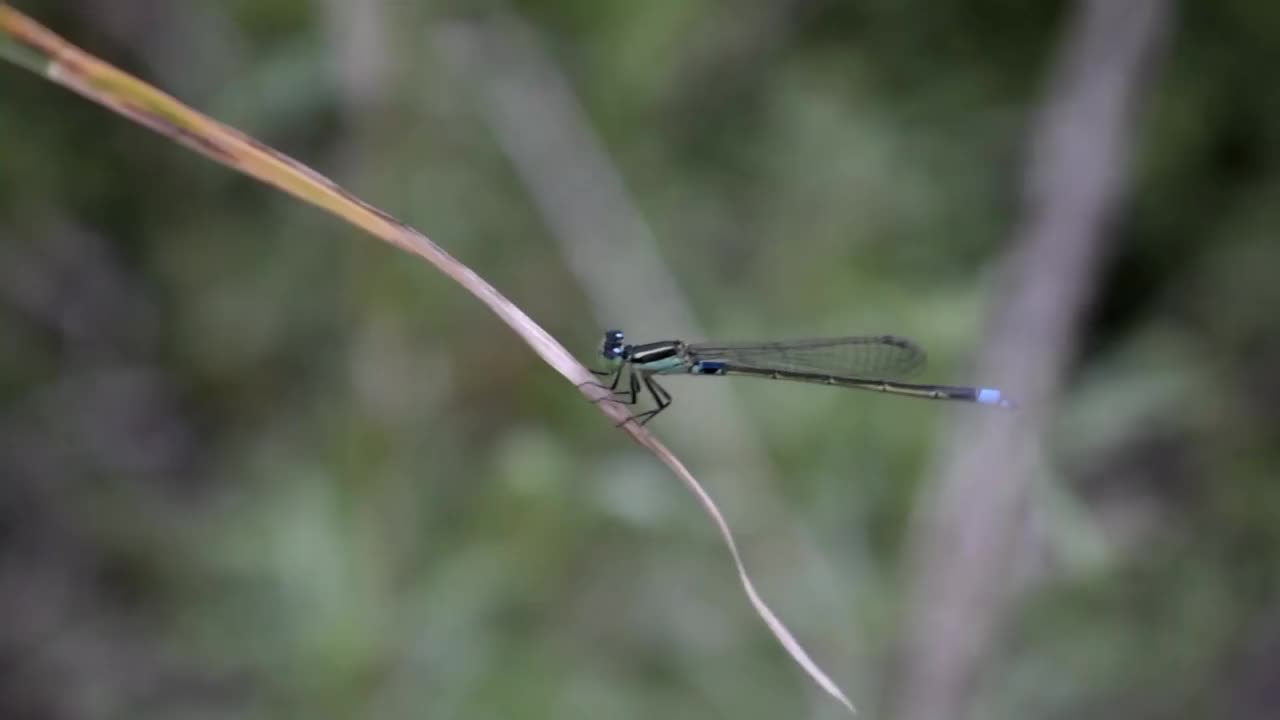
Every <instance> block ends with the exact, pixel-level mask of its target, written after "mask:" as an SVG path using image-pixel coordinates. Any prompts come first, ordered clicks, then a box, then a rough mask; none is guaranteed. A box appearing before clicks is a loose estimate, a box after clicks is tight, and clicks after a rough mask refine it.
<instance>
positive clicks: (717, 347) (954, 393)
mask: <svg viewBox="0 0 1280 720" xmlns="http://www.w3.org/2000/svg"><path fill="white" fill-rule="evenodd" d="M600 354H601V355H603V356H604V358H605V360H607V361H608V362H609V366H610V367H609V369H608V370H596V371H593V372H595V374H597V375H600V376H603V377H606V378H609V379H608V381H607V382H608V385H606V387H608V388H609V389H610V390H612V391H614V394H615V395H616V396H618V397H620V398H623V399H620V400H619V402H623V403H626V404H628V405H634V404H635V403H636V402H637V400H639V398H640V393H641V389H642V388H643V389H644V390H648V392H649V394H650V395H651V396H653V400H654V403H656V404H657V408H655V409H653V410H649V411H647V412H643V413H640V414H639V415H636V416H635V419H636V420H638V421H639V422H640V424H642V425H643V424H644V423H646V422H648V421H650V420H652V419H653V418H654V417H655V416H657V414H658V413H660V412H662V411H663V410H666V409H667V408H668V407H671V394H670V393H668V392H667V390H666V388H664V387H662V386H661V385H659V384H658V382H657V380H655V376H658V375H747V376H750V377H758V378H769V379H773V380H795V381H799V382H809V383H818V384H821V385H836V386H839V387H847V388H857V389H859V390H874V391H876V392H883V393H893V394H895V395H908V396H911V397H918V398H925V399H929V400H957V401H960V402H972V403H978V404H980V405H991V406H994V407H1001V408H1010V409H1011V408H1013V407H1014V404H1013V402H1012V401H1010V400H1009V399H1008V398H1006V397H1005V396H1004V393H1002V392H1000V391H999V390H996V389H995V388H980V387H962V386H954V385H918V384H915V383H906V382H901V381H900V378H903V377H907V376H909V375H911V374H912V373H914V372H916V371H918V370H920V369H921V368H923V367H924V359H925V355H924V351H923V350H921V349H920V347H919V346H917V345H916V344H915V343H913V342H911V341H910V340H907V339H906V338H901V337H897V336H896V335H864V336H855V337H841V338H817V339H813V340H790V341H782V342H758V343H724V344H717V343H685V342H681V341H679V340H661V341H658V342H650V343H643V344H640V345H629V344H627V343H626V341H625V340H624V339H623V334H622V331H621V330H609V331H608V332H606V333H605V334H604V344H603V345H602V347H601V349H600ZM624 375H626V377H627V386H626V389H624V390H621V391H619V390H618V385H619V384H620V383H621V382H622V378H623V376H624Z"/></svg>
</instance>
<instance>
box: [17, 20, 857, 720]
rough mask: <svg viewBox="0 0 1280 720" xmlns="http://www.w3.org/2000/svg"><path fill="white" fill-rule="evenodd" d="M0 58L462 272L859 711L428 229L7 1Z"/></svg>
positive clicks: (618, 413)
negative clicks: (180, 99)
mask: <svg viewBox="0 0 1280 720" xmlns="http://www.w3.org/2000/svg"><path fill="white" fill-rule="evenodd" d="M0 57H4V58H5V59H7V60H10V61H12V62H14V63H16V64H18V65H21V66H23V67H26V68H28V69H30V70H33V71H35V72H37V73H39V74H42V75H44V76H45V77H47V78H48V79H50V80H52V81H53V82H56V83H58V84H60V85H63V86H65V87H67V88H69V89H71V90H73V91H75V92H77V93H79V94H80V95H83V96H84V97H86V98H88V99H89V100H92V101H94V102H96V103H99V104H101V105H103V106H105V107H107V108H109V109H111V110H114V111H116V112H117V113H120V114H121V115H124V116H125V117H128V118H130V119H132V120H134V121H136V122H138V123H140V124H142V125H145V126H146V127H149V128H151V129H152V130H155V131H156V132H158V133H160V134H162V135H166V136H168V137H170V138H172V139H173V140H176V141H177V142H179V143H181V144H183V145H186V146H187V147H189V148H191V149H193V150H195V151H196V152H198V153H200V154H202V155H204V156H206V157H209V158H211V159H213V160H215V161H217V162H220V163H222V164H224V165H227V166H228V167H231V168H233V169H236V170H239V171H240V172H243V173H245V174H247V175H250V176H252V177H255V178H257V179H258V180H261V181H262V182H264V183H266V184H268V185H274V186H275V187H277V188H279V189H281V190H283V191H285V192H287V193H289V194H291V195H294V196H295V197H297V198H299V199H302V200H305V201H307V202H309V203H311V204H313V205H316V206H318V207H320V208H323V209H325V210H328V211H329V212H331V213H333V214H334V215H337V216H339V217H341V218H343V219H345V220H346V221H347V222H349V223H351V224H353V225H355V226H357V227H360V228H362V229H364V230H366V231H367V232H369V233H370V234H372V235H374V236H376V237H378V238H381V239H382V240H385V241H386V242H389V243H391V244H392V245H395V246H396V247H399V248H401V249H402V250H405V251H407V252H410V253H413V254H414V255H418V256H420V257H422V258H423V259H425V260H427V261H428V262H430V263H431V264H432V265H435V266H436V267H437V268H439V269H440V270H441V271H442V272H444V273H445V274H446V275H448V276H449V277H451V278H453V279H454V280H456V281H457V282H458V284H460V285H462V286H463V287H464V288H466V289H467V290H469V291H470V292H471V294H473V295H475V296H476V297H477V298H479V299H480V301H481V302H483V303H484V304H485V305H487V306H488V307H489V309H490V310H492V311H493V312H494V313H495V314H497V315H498V317H500V318H502V320H503V321H504V322H506V323H507V325H509V326H510V327H511V329H512V330H514V331H515V332H516V334H518V335H519V336H520V337H522V338H524V340H525V342H527V343H528V344H529V346H530V347H532V348H533V350H534V352H536V353H538V355H539V356H540V357H541V358H542V359H543V360H544V361H546V363H547V364H548V365H550V366H551V367H553V368H555V369H556V370H558V371H559V372H560V374H561V375H564V376H565V377H566V378H568V379H569V380H570V381H571V382H573V383H575V384H576V385H577V386H578V388H579V390H581V392H582V393H583V394H585V395H586V396H587V397H588V398H590V399H591V400H593V401H597V402H596V404H597V405H598V406H600V407H601V409H602V410H603V411H604V413H605V414H606V415H608V416H609V417H611V418H613V419H614V420H615V421H617V422H619V423H622V424H623V426H624V427H625V428H626V430H627V432H628V433H629V434H630V435H631V437H632V438H633V439H634V440H635V441H636V442H638V443H639V444H641V445H643V446H644V447H646V448H648V449H649V450H651V451H653V453H654V454H655V455H657V456H658V458H659V459H661V460H662V461H663V462H664V463H666V464H667V466H668V467H670V468H671V470H672V472H674V473H675V474H676V476H677V477H679V478H680V480H681V481H682V482H684V484H685V485H686V486H687V487H688V488H689V490H690V491H691V492H693V494H694V496H695V497H697V498H698V502H699V503H700V504H701V505H702V508H703V510H705V511H706V513H707V514H708V515H709V516H710V517H711V519H712V521H713V522H714V523H715V524H716V527H717V529H718V530H719V531H720V535H721V537H722V538H724V541H725V544H726V545H727V546H728V548H729V554H730V555H731V556H732V557H733V562H734V565H735V566H736V567H737V570H738V577H739V579H740V580H741V581H742V587H743V589H744V590H745V591H746V594H747V599H748V600H750V601H751V605H752V607H754V608H755V611H756V613H757V614H758V615H759V616H760V618H761V619H762V620H764V622H765V624H766V625H767V626H768V627H769V630H770V631H771V632H772V633H773V634H774V636H775V637H777V638H778V641H779V642H781V643H782V645H783V647H784V648H785V649H786V650H787V652H788V653H790V655H791V657H792V658H793V659H794V660H795V661H796V663H798V664H799V665H800V667H801V668H803V669H804V671H805V672H807V673H808V674H809V676H810V677H812V678H813V679H814V681H815V682H817V683H818V685H819V686H821V687H822V689H823V690H825V691H827V692H828V693H829V694H830V695H831V696H832V697H834V698H835V699H836V700H838V701H840V703H841V704H842V705H844V706H845V707H846V708H848V709H849V711H850V712H853V711H854V710H853V704H852V703H850V702H849V700H848V698H846V697H845V695H844V693H843V692H842V691H841V690H840V688H839V687H838V686H837V685H836V684H835V683H834V682H832V680H831V678H829V677H828V676H827V674H826V673H825V672H823V671H822V669H821V668H820V667H818V665H817V663H815V662H814V661H813V660H812V659H811V658H810V657H809V655H808V653H806V652H805V650H804V648H802V647H801V646H800V644H799V643H798V642H797V641H796V639H795V637H794V636H792V634H791V632H790V631H789V630H787V628H786V626H785V625H783V624H782V622H781V621H780V620H778V618H777V616H776V615H774V613H773V611H772V610H771V609H769V606H768V605H766V604H765V602H764V601H763V600H762V599H761V598H760V595H759V593H757V592H756V589H755V586H754V585H753V584H752V582H751V578H750V576H749V575H748V574H747V571H746V567H745V565H744V564H743V562H742V556H741V554H740V553H739V552H738V547H737V543H735V542H734V539H733V533H732V532H731V531H730V530H729V525H728V523H726V522H725V520H724V516H723V515H721V514H720V510H719V509H718V508H717V507H716V504H715V502H714V501H712V499H711V496H710V495H708V494H707V492H706V490H704V489H703V488H702V486H701V485H700V484H698V481H697V480H696V479H694V477H693V475H692V474H691V473H690V472H689V470H688V469H687V468H686V467H685V466H684V464H683V463H681V462H680V461H679V460H678V459H677V458H676V457H675V455H673V454H672V453H671V451H670V450H668V449H667V448H666V446H664V445H663V444H662V443H661V442H659V441H658V439H657V438H656V437H654V436H653V435H652V434H651V433H650V432H649V431H648V430H645V429H644V428H643V427H641V426H639V425H638V424H637V423H635V422H627V421H628V420H629V419H630V415H628V414H627V412H626V410H625V409H624V408H623V407H622V406H620V405H618V404H617V403H612V402H598V401H600V400H603V399H607V398H610V397H612V396H611V395H610V394H609V393H608V391H606V390H604V389H603V388H601V387H600V386H599V385H597V384H595V378H594V376H593V375H591V373H590V372H589V371H588V370H587V369H586V368H585V367H583V366H582V364H581V363H579V362H578V361H577V360H576V359H574V357H573V356H572V355H571V354H570V353H569V351H568V350H566V349H565V348H564V346H562V345H561V344H560V343H558V342H556V340H555V338H553V337H551V335H550V334H548V333H547V332H546V331H545V330H543V329H542V328H541V327H540V326H539V325H538V324H537V323H535V322H534V321H533V319H532V318H530V317H529V316H528V315H526V314H525V313H524V311H522V310H520V308H518V307H516V306H515V305H514V304H513V303H512V302H511V301H510V300H508V299H506V298H505V297H503V295H502V294H501V293H499V292H498V291H497V290H496V289H495V288H494V287H493V286H492V285H490V284H489V283H487V282H485V280H484V279H482V278H481V277H480V276H479V275H477V274H476V273H475V272H473V271H472V270H471V269H470V268H468V267H467V266H465V265H463V264H462V263H461V262H459V261H458V260H457V259H455V258H454V257H453V256H452V255H450V254H449V253H447V252H445V250H444V249H443V248H441V247H440V246H439V245H436V244H435V243H434V242H432V241H431V240H430V239H429V238H427V237H426V236H425V235H423V234H422V233H420V232H418V231H417V230H414V229H413V228H411V227H409V226H408V225H405V224H404V223H402V222H400V221H399V220H396V219H395V218H393V217H391V216H390V215H388V214H386V213H384V212H382V211H381V210H379V209H377V208H375V207H373V206H372V205H369V204H367V203H365V202H364V201H362V200H360V199H359V198H357V197H355V196H354V195H352V194H350V193H349V192H347V191H346V190H345V189H343V188H342V187H340V186H338V185H337V184H336V183H334V182H333V181H332V180H329V179H328V178H326V177H324V176H323V175H321V174H320V173H317V172H316V171H314V170H312V169H311V168H309V167H307V166H306V165H303V164H302V163H300V162H298V161H296V160H294V159H293V158H290V157H288V156H286V155H283V154H281V153H278V152H276V151H275V150H272V149H271V148H269V147H267V146H265V145H263V144H261V143H259V142H258V141H256V140H254V139H253V138H251V137H249V136H247V135H245V134H243V133H241V132H240V131H238V130H235V129H234V128H231V127H228V126H226V125H223V124H221V123H219V122H217V121H215V120H213V119H211V118H209V117H206V116H205V115H202V114H200V113H198V112H196V111H195V110H193V109H191V108H189V107H187V106H186V105H183V104H182V103H180V102H178V101H177V100H176V99H174V98H173V97H170V96H169V95H166V94H165V93H162V92H160V91H159V90H157V89H155V88H153V87H151V86H150V85H148V84H147V83H144V82H142V81H141V80H139V79H137V78H135V77H133V76H131V75H129V74H127V73H124V72H122V71H120V70H118V69H116V68H115V67H113V66H111V65H109V64H107V63H105V62H103V61H102V60H99V59H98V58H95V57H93V56H92V55H89V54H88V53H85V52H84V51H82V50H80V49H79V48H77V47H75V46H74V45H71V44H70V43H68V42H66V41H65V40H63V39H62V38H60V37H58V36H57V35H56V34H54V33H53V32H51V31H49V30H48V29H46V28H44V27H43V26H41V25H40V24H38V23H36V22H35V21H34V20H32V19H30V18H28V17H26V16H25V15H22V14H21V13H19V12H17V11H16V10H14V9H13V8H12V7H10V6H8V5H6V4H3V3H0Z"/></svg>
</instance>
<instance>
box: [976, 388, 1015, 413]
mask: <svg viewBox="0 0 1280 720" xmlns="http://www.w3.org/2000/svg"><path fill="white" fill-rule="evenodd" d="M977 400H978V402H979V403H981V404H983V405H991V406H993V407H1001V408H1006V409H1008V410H1016V409H1017V408H1018V405H1017V404H1016V403H1014V402H1013V401H1012V400H1010V399H1009V398H1006V397H1005V396H1004V393H1002V392H1000V391H999V390H997V389H995V388H979V389H978V397H977Z"/></svg>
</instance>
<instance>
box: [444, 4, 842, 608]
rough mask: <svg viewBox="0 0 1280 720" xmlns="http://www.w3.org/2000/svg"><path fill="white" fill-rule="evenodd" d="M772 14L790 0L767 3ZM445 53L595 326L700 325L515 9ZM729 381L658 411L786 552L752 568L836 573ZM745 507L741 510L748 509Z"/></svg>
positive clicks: (740, 515) (819, 578)
mask: <svg viewBox="0 0 1280 720" xmlns="http://www.w3.org/2000/svg"><path fill="white" fill-rule="evenodd" d="M771 7H772V8H774V9H771V10H770V11H769V13H768V16H769V17H770V18H773V17H775V15H782V14H783V12H784V11H785V10H786V9H787V8H790V7H791V3H780V4H777V5H774V6H771ZM435 40H436V44H437V45H438V47H439V48H440V49H441V54H442V56H443V58H444V59H445V61H446V62H447V63H449V65H450V66H452V67H453V69H454V71H455V72H457V73H459V75H460V76H462V77H464V78H465V79H466V82H465V83H464V84H465V85H467V86H468V87H474V88H476V93H477V95H478V99H479V101H480V106H479V111H480V112H481V113H482V114H483V117H484V120H485V121H486V122H487V123H488V125H489V126H490V127H491V128H492V130H493V132H494V134H495V137H496V139H497V141H498V143H499V144H500V145H501V147H502V149H503V151H504V152H505V153H506V155H507V157H508V158H509V159H510V161H511V163H512V165H513V167H514V168H515V171H516V173H517V175H518V176H519V177H520V179H521V180H522V181H523V184H524V187H525V189H526V190H527V191H528V193H529V194H530V196H531V197H532V198H533V200H534V202H535V204H536V206H537V208H538V210H539V212H540V213H541V216H542V218H543V220H544V221H545V223H546V225H547V227H548V228H549V229H550V230H551V235H552V237H553V238H554V239H555V240H556V242H558V243H559V245H560V248H561V253H562V255H563V256H564V258H565V261H566V262H567V264H568V266H569V268H570V270H571V272H572V273H573V274H574V277H575V278H576V279H577V280H578V283H579V284H580V286H581V287H582V289H583V291H584V293H585V294H586V295H587V297H588V298H589V299H590V306H591V309H592V311H593V313H594V315H595V318H596V321H597V323H598V324H599V325H600V327H602V328H604V327H624V328H634V327H642V328H643V327H653V328H659V329H660V332H661V334H662V335H663V336H664V337H667V336H671V337H689V338H694V337H706V333H705V332H703V331H702V330H700V329H699V324H698V322H697V320H696V319H695V317H694V313H693V311H692V309H691V307H690V306H691V303H690V302H689V300H688V298H687V296H686V295H685V293H684V291H683V290H682V289H681V288H680V287H679V285H678V283H677V281H676V279H675V276H674V274H673V273H672V272H671V271H670V269H669V268H668V266H667V264H666V262H665V261H664V260H663V258H662V255H661V252H660V250H659V246H658V242H657V239H656V238H655V237H654V234H653V231H652V230H651V229H650V227H649V224H648V222H647V221H646V220H645V217H644V215H643V214H642V213H641V211H640V210H639V208H638V207H637V204H636V202H635V201H634V200H633V198H632V196H631V194H630V192H629V191H628V189H627V187H626V182H625V181H624V179H623V177H622V173H621V171H620V170H619V169H618V167H617V165H616V164H615V163H614V161H613V159H612V158H611V157H610V154H609V151H608V148H607V147H606V146H605V143H604V142H603V140H602V139H601V138H600V137H599V135H598V134H597V132H596V130H595V129H594V127H593V126H592V122H591V119H590V118H589V117H588V115H587V111H586V110H585V109H584V108H583V106H582V103H581V102H580V100H579V99H578V97H577V94H576V93H575V92H574V89H573V88H572V86H571V85H570V83H569V81H568V79H567V78H566V77H565V76H564V73H562V72H561V71H560V69H559V68H558V67H557V66H556V64H555V62H554V60H553V59H552V58H551V57H550V53H548V51H547V50H546V48H545V46H544V44H543V43H542V42H541V39H540V38H539V36H538V33H537V31H536V30H535V29H534V28H532V27H530V26H529V24H528V23H526V22H524V21H523V19H522V18H520V17H519V16H517V15H515V14H511V13H505V14H501V15H499V16H498V17H497V19H492V20H489V21H486V22H483V23H480V22H470V23H464V22H456V23H453V24H451V25H449V26H447V27H446V28H444V29H442V30H440V31H439V32H437V33H436V34H435ZM746 418H747V413H745V412H744V411H743V409H742V407H741V404H740V403H739V402H738V401H737V398H736V397H735V395H734V394H733V392H732V389H731V388H729V387H725V388H724V389H723V392H720V393H717V395H716V398H715V399H714V400H711V401H708V402H699V403H688V404H685V405H681V411H680V412H679V413H674V414H671V415H668V416H666V417H665V418H664V423H667V424H669V426H673V427H674V428H675V432H676V433H677V434H684V435H689V436H696V437H697V438H698V447H697V449H696V451H697V452H699V453H701V454H702V456H704V457H706V458H708V459H709V461H710V459H714V464H715V467H716V472H717V474H719V475H722V476H725V477H731V478H732V479H733V485H734V488H735V498H734V510H735V512H734V518H735V524H737V523H738V522H743V521H744V519H745V521H746V522H747V523H748V524H749V527H750V531H751V532H752V533H756V534H759V535H760V536H762V537H767V538H769V542H770V543H771V544H770V548H769V551H770V555H772V556H782V557H786V558H787V559H788V561H787V562H780V563H776V564H775V565H774V567H770V568H765V569H764V571H763V572H758V573H757V574H759V575H764V576H766V577H768V576H769V575H770V574H772V575H775V576H778V577H776V580H777V583H778V584H783V583H788V582H789V583H795V582H796V578H797V577H800V578H803V583H804V584H806V585H808V584H813V585H825V586H828V587H830V586H831V585H833V584H835V583H836V582H837V581H836V578H837V577H838V576H839V573H837V572H835V571H834V569H833V568H832V567H831V565H830V563H829V562H828V560H827V559H826V558H825V557H824V555H823V554H822V553H821V552H820V551H819V549H818V548H817V547H816V546H815V544H814V542H813V541H812V539H811V538H810V537H809V536H808V534H807V533H805V532H804V531H803V529H801V527H800V525H799V524H798V523H795V522H790V517H791V515H792V514H791V513H788V512H787V511H786V507H787V503H786V502H784V501H783V500H782V498H780V497H779V496H778V494H777V492H776V490H775V485H774V483H773V482H772V481H773V480H774V479H775V478H777V477H778V476H779V471H778V469H777V467H776V466H775V464H774V463H773V462H772V460H771V459H770V458H769V456H768V455H767V454H766V453H765V452H763V451H762V450H761V448H763V447H764V446H765V444H764V443H763V441H762V440H761V439H760V438H759V437H758V434H757V433H756V432H755V429H754V428H753V427H752V426H751V424H750V422H749V421H748V420H747V419H746ZM744 515H745V516H746V517H745V518H744Z"/></svg>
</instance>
